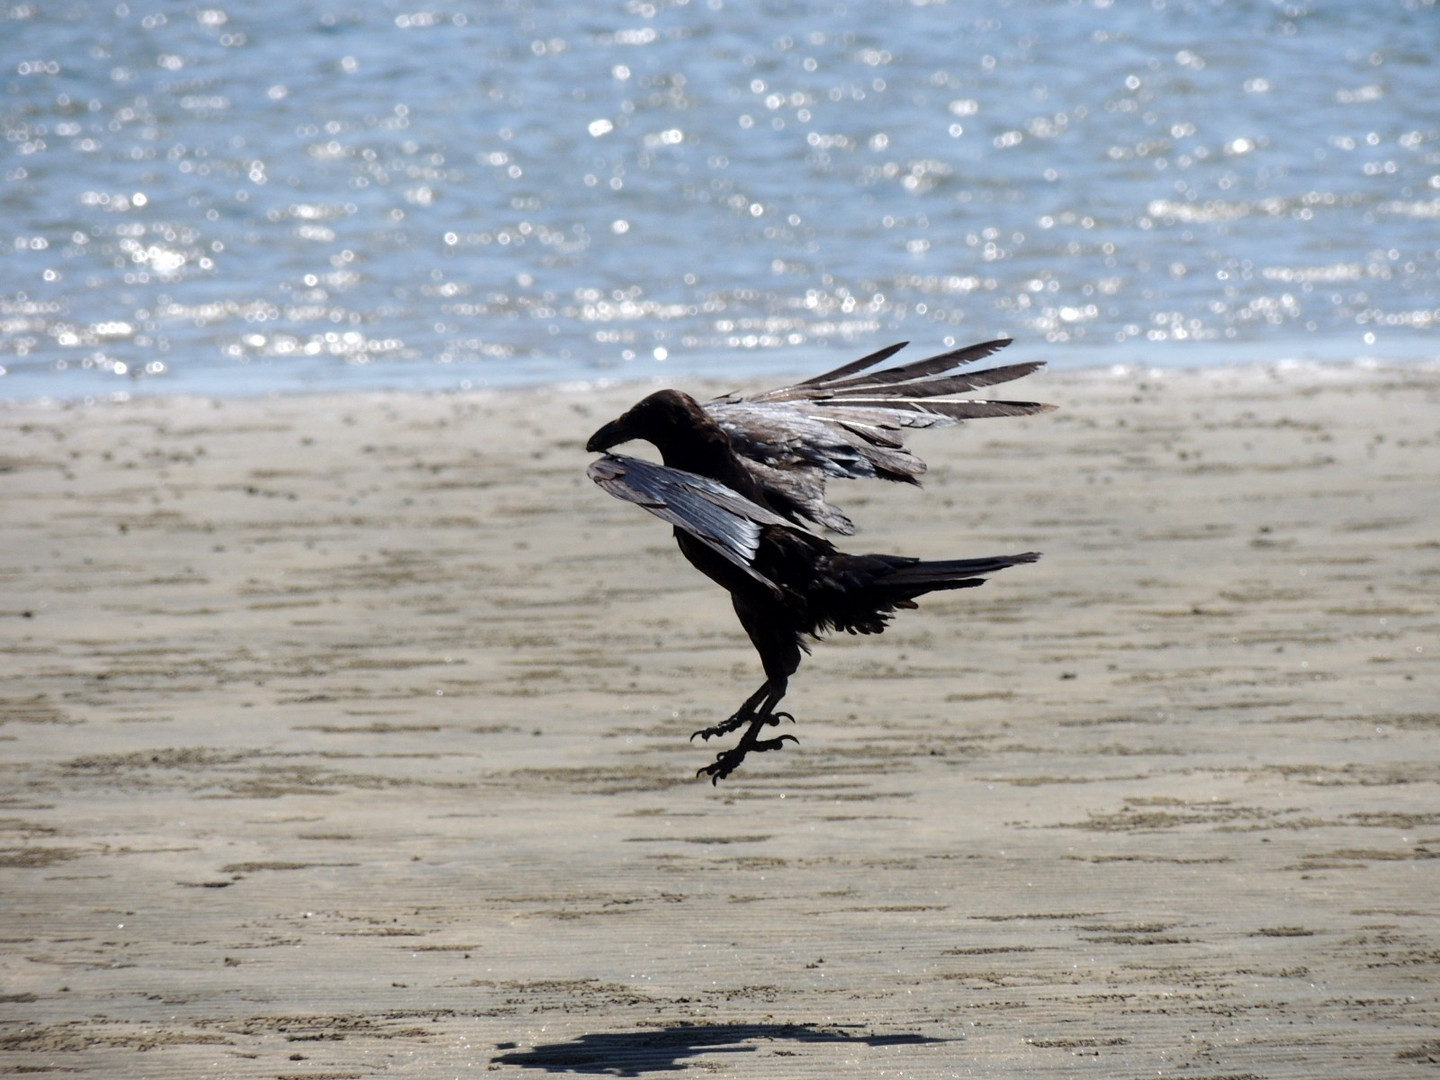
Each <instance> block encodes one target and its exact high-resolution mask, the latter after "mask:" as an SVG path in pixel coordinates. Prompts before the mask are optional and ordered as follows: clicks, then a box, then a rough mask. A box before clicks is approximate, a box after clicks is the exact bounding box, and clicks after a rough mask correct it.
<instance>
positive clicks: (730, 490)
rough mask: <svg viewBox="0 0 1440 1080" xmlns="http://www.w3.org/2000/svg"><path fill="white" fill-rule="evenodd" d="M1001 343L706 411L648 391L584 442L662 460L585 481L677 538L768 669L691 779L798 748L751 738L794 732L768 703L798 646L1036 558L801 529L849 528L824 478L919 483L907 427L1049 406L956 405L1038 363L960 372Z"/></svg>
mask: <svg viewBox="0 0 1440 1080" xmlns="http://www.w3.org/2000/svg"><path fill="white" fill-rule="evenodd" d="M1007 344H1009V342H1008V341H1004V340H1002V341H992V342H987V343H985V344H982V345H972V346H970V347H969V348H965V349H959V350H956V351H954V352H950V353H945V354H943V355H941V356H935V357H931V358H929V359H926V360H920V361H916V362H914V363H911V364H904V365H900V366H897V367H893V368H887V369H884V370H881V371H878V372H872V373H870V374H860V373H861V372H864V371H866V370H867V369H868V368H871V367H874V366H875V365H877V364H879V363H881V362H882V361H884V360H886V359H888V358H889V357H890V356H891V355H893V354H894V353H895V352H897V351H898V350H899V349H900V348H902V347H903V346H901V345H896V346H892V347H891V348H888V349H883V350H881V351H880V352H877V353H874V354H872V355H870V356H867V357H864V358H863V359H860V360H857V361H854V362H853V363H850V364H846V365H845V366H844V367H841V368H837V369H836V370H835V371H832V372H829V373H828V374H825V375H821V376H817V377H816V378H813V379H808V380H806V381H804V382H800V383H796V384H795V385H793V386H787V387H783V388H781V389H778V390H771V391H767V392H765V393H761V394H755V395H750V396H740V395H736V394H729V395H726V396H725V397H721V398H717V399H716V400H714V401H711V402H709V403H707V404H705V405H701V404H700V403H699V402H697V401H696V400H695V399H694V398H692V397H690V396H689V395H688V394H684V393H681V392H680V391H678V390H660V391H657V392H656V393H653V394H651V395H649V396H648V397H646V398H644V399H643V400H642V401H640V402H639V403H638V404H636V405H635V406H634V407H633V408H631V409H630V410H629V411H628V412H626V413H625V414H624V415H623V416H621V417H619V418H618V419H616V420H613V421H611V422H610V423H608V424H606V425H605V426H604V427H602V428H601V429H600V430H599V431H597V432H595V434H594V435H592V436H591V437H590V440H589V442H587V443H586V449H587V450H589V451H591V452H592V453H593V452H600V451H604V450H608V449H610V448H611V447H612V446H616V445H618V444H620V443H623V442H627V441H629V440H631V439H643V440H645V441H647V442H650V443H653V444H654V445H655V446H656V448H657V449H659V451H660V455H661V457H662V458H663V459H664V462H665V464H664V465H663V466H662V465H656V464H653V463H651V462H647V461H640V460H638V459H635V458H629V457H623V456H620V455H618V454H606V455H605V456H604V457H602V458H600V459H599V460H597V461H595V462H594V463H593V464H592V465H591V466H590V469H589V476H590V478H591V479H592V480H594V481H595V482H596V483H597V484H599V485H600V486H601V487H603V488H604V489H605V490H606V491H608V492H610V494H612V495H614V496H616V497H617V498H620V499H625V500H626V501H629V502H633V503H636V504H638V505H640V506H641V507H643V508H644V509H646V510H648V511H649V512H650V513H652V514H654V515H656V516H657V517H660V518H662V519H664V520H665V521H668V522H669V523H670V524H671V525H673V526H674V528H675V539H676V542H677V543H678V544H679V546H680V550H681V552H682V553H683V554H684V555H685V557H686V558H687V559H689V560H690V562H691V563H692V564H693V565H694V566H695V567H696V568H697V569H698V570H699V571H700V572H701V573H703V574H705V575H706V576H707V577H709V578H710V579H711V580H712V581H714V582H716V583H717V584H719V585H721V586H723V587H724V588H725V589H726V590H728V591H729V593H730V595H731V598H732V600H733V602H734V605H735V613H736V615H738V616H739V618H740V623H741V625H742V626H744V628H745V631H746V633H747V634H749V636H750V640H751V642H752V643H753V644H754V646H755V649H756V651H757V652H758V653H759V654H760V662H761V664H762V665H763V667H764V669H765V682H764V683H763V684H761V686H760V688H759V689H758V690H756V691H755V693H753V694H751V695H750V697H749V698H747V699H746V700H745V702H744V704H742V705H741V706H740V708H739V709H737V710H736V711H735V713H734V714H733V715H732V716H730V717H729V718H728V719H726V720H723V721H721V722H720V723H719V724H716V725H714V726H713V727H708V728H705V729H703V730H701V731H697V732H696V733H695V735H697V736H700V737H703V738H705V739H707V740H708V739H709V738H711V737H712V736H715V735H724V734H727V733H728V732H731V731H735V730H736V729H738V728H741V727H745V725H747V724H748V725H749V726H748V727H747V728H746V730H745V732H744V734H743V735H742V736H741V738H740V741H739V742H738V743H737V744H736V745H735V746H734V747H733V748H732V749H729V750H725V751H722V752H721V753H720V754H719V755H717V757H716V759H715V761H714V762H713V763H711V764H710V765H708V766H706V767H704V768H702V769H701V770H700V774H704V775H708V776H709V777H710V778H711V780H712V782H716V781H719V780H720V779H722V778H723V777H726V776H729V775H730V774H731V773H732V772H734V771H735V769H736V768H737V767H738V766H739V765H740V763H741V762H742V761H743V760H744V759H745V756H746V754H748V753H749V752H750V751H752V750H755V751H761V750H777V749H779V748H780V747H781V746H783V745H784V743H785V740H787V739H789V740H791V741H795V738H794V736H793V735H781V736H778V737H775V738H767V739H762V738H760V735H761V733H762V731H763V729H764V728H765V727H766V726H767V725H776V724H779V723H780V721H781V720H782V719H784V720H793V719H794V717H793V716H791V715H790V714H789V713H786V712H777V711H776V710H775V706H776V705H777V704H778V703H779V701H780V699H781V698H782V697H783V696H784V694H785V689H786V685H787V682H788V680H789V677H790V676H791V675H793V674H794V673H795V670H796V668H797V667H798V666H799V664H800V656H801V652H802V650H805V649H806V648H807V646H806V639H807V638H808V637H815V636H818V635H820V634H823V633H826V632H828V631H833V630H845V631H848V632H850V633H852V634H878V633H880V632H881V631H883V630H884V629H885V626H886V624H887V623H888V621H889V619H890V616H891V615H892V614H893V613H894V612H895V611H896V609H898V608H913V607H916V606H917V605H916V603H915V600H916V598H917V597H920V596H923V595H924V594H925V593H928V592H935V591H938V590H943V589H965V588H971V587H973V586H976V585H980V584H983V583H984V580H985V575H987V574H992V573H994V572H996V571H998V570H1003V569H1004V568H1006V567H1008V566H1014V565H1016V564H1018V563H1028V562H1034V561H1035V560H1036V559H1038V558H1039V557H1040V556H1039V555H1038V554H1036V553H1034V552H1025V553H1023V554H1019V555H1003V556H995V557H991V558H981V559H944V560H933V561H931V560H921V559H915V558H909V557H906V556H900V555H849V554H846V553H845V552H843V551H839V550H838V549H836V547H835V546H834V545H833V544H831V543H830V542H829V541H828V540H825V539H824V538H822V537H820V536H817V535H816V534H815V533H813V532H810V531H809V530H808V529H806V528H804V527H803V524H802V522H804V521H809V522H811V523H814V524H816V525H821V526H823V527H825V528H828V529H830V530H831V531H834V532H838V533H844V534H849V533H852V532H854V528H855V527H854V524H853V523H852V522H851V521H850V519H849V518H848V517H846V516H845V515H844V514H843V513H842V512H841V511H840V510H839V509H837V508H836V507H834V506H832V505H831V504H830V503H829V502H828V501H827V500H826V498H825V481H826V479H827V478H829V477H857V478H858V477H879V478H882V479H886V480H902V481H907V482H910V483H918V482H919V479H918V478H919V476H920V475H921V473H923V472H924V470H925V463H924V462H923V461H921V460H920V459H919V458H918V457H916V456H915V455H914V454H912V453H910V451H909V450H908V449H906V447H905V445H904V443H903V441H902V434H901V432H902V429H903V428H907V427H909V428H927V427H939V426H944V425H948V424H953V423H956V422H958V421H960V420H965V419H973V418H978V417H986V416H1023V415H1027V414H1031V413H1037V412H1044V411H1047V410H1049V409H1051V408H1053V406H1050V405H1044V404H1040V403H1038V402H1017V401H986V400H980V399H964V398H959V397H957V396H956V395H959V394H963V393H965V392H967V391H970V390H973V389H976V388H979V387H983V386H991V385H994V384H996V383H1002V382H1008V381H1010V380H1012V379H1017V378H1020V377H1021V376H1022V375H1028V374H1029V373H1030V372H1032V371H1035V370H1036V369H1038V368H1040V367H1043V366H1044V365H1043V363H1029V364H1014V365H1010V366H1007V367H992V368H983V369H980V370H978V371H973V372H968V373H957V372H956V370H955V369H956V368H959V367H962V366H964V365H966V364H969V363H972V362H973V361H975V360H978V359H980V358H982V357H985V356H989V355H990V354H991V353H993V352H995V351H997V350H998V349H1000V348H1003V347H1004V346H1005V345H1007ZM694 737H695V736H691V738H694Z"/></svg>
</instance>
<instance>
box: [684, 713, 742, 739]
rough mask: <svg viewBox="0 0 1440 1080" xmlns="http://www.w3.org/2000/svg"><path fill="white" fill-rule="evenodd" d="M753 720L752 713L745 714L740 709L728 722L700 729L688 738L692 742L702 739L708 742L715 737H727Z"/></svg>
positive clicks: (722, 721) (724, 721)
mask: <svg viewBox="0 0 1440 1080" xmlns="http://www.w3.org/2000/svg"><path fill="white" fill-rule="evenodd" d="M754 719H755V713H754V711H750V712H746V711H745V710H743V709H742V710H741V711H740V712H737V713H736V714H735V715H734V716H732V717H730V718H729V719H728V720H721V721H720V723H718V724H713V725H711V726H710V727H707V728H701V729H700V730H699V731H697V732H695V734H693V735H691V736H690V741H691V742H694V741H695V740H696V739H704V740H705V741H706V742H709V741H710V740H711V739H713V738H714V737H715V736H716V735H729V734H730V732H732V731H735V730H736V729H738V728H741V727H744V726H745V725H746V724H747V723H749V722H750V721H751V720H754Z"/></svg>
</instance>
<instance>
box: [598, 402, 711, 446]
mask: <svg viewBox="0 0 1440 1080" xmlns="http://www.w3.org/2000/svg"><path fill="white" fill-rule="evenodd" d="M716 435H720V437H721V438H723V437H724V434H723V432H721V431H720V428H719V425H717V424H716V423H715V421H713V420H711V419H710V417H709V416H708V415H706V413H705V410H704V409H702V408H701V407H700V405H699V403H697V402H696V400H695V399H694V398H692V397H691V396H690V395H689V394H682V393H681V392H680V391H679V390H657V391H656V392H655V393H653V394H651V395H650V396H649V397H647V398H644V399H643V400H641V401H639V402H637V403H636V404H635V405H634V406H632V407H631V408H630V410H629V411H628V412H626V413H625V414H624V415H622V416H619V417H617V418H616V419H614V420H611V421H610V423H608V424H606V425H605V426H604V427H602V428H601V429H600V430H599V431H597V432H595V434H594V435H591V436H590V441H589V442H587V443H586V444H585V449H586V450H589V451H590V452H591V453H598V452H599V451H601V450H609V449H610V448H611V447H612V446H619V445H620V444H621V443H623V442H629V441H630V440H631V439H644V440H645V441H646V442H649V443H653V444H654V445H655V446H656V448H657V449H659V451H660V453H661V454H662V455H664V456H665V457H666V460H667V461H668V460H669V457H670V454H671V453H672V452H675V451H680V450H683V448H685V447H689V446H691V445H693V444H695V443H696V442H698V441H709V440H710V439H713V438H714V437H715V436H716Z"/></svg>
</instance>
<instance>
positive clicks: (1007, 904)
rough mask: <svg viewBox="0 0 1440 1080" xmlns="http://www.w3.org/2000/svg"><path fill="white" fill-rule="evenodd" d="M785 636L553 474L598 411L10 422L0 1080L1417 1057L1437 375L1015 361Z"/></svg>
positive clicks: (82, 415) (869, 1070)
mask: <svg viewBox="0 0 1440 1080" xmlns="http://www.w3.org/2000/svg"><path fill="white" fill-rule="evenodd" d="M1026 389H1027V391H1028V392H1029V393H1031V394H1033V395H1034V396H1037V397H1041V398H1043V399H1045V400H1049V401H1053V402H1055V403H1056V404H1058V405H1060V406H1061V408H1062V411H1061V412H1058V413H1054V414H1051V415H1047V416H1040V417H1035V418H1030V419H1026V420H994V421H985V422H979V423H973V424H969V425H967V426H966V427H964V428H962V429H957V430H951V431H946V432H940V433H932V434H928V435H921V436H919V437H918V439H917V442H916V446H917V449H919V451H920V452H921V453H922V455H923V456H924V457H926V458H927V459H928V460H929V461H930V464H931V473H930V476H929V478H928V481H927V485H926V489H925V491H924V492H916V491H915V490H913V489H905V488H898V487H894V486H881V485H874V484H870V485H859V484H850V485H847V486H846V487H845V488H844V489H843V490H840V489H837V495H838V501H839V502H840V503H841V505H843V506H844V507H845V508H846V509H847V510H849V511H850V512H851V514H852V516H854V517H855V518H856V520H857V521H858V522H859V524H860V526H861V535H860V537H858V538H856V539H855V541H854V542H853V543H847V544H846V546H847V547H850V548H851V550H878V551H885V550H895V551H903V552H905V553H908V554H916V555H925V556H932V557H940V556H967V555H983V554H992V553H1002V552H1013V551H1024V550H1027V549H1031V548H1036V549H1039V550H1042V551H1044V552H1045V553H1046V557H1045V559H1044V560H1043V561H1042V562H1041V563H1039V564H1038V565H1035V566H1024V567H1017V568H1015V569H1012V570H1009V571H1007V572H1005V573H1004V574H1001V575H998V576H997V577H995V578H993V579H992V580H991V581H990V583H989V584H987V585H986V586H985V587H984V588H983V589H979V590H973V591H969V592H966V593H958V594H953V595H949V596H935V597H931V598H927V599H926V600H925V601H924V602H923V604H922V610H921V611H919V612H907V613H902V617H901V618H900V619H899V620H898V621H897V623H896V624H895V625H894V626H893V627H892V629H891V630H890V631H889V632H888V633H887V634H886V635H885V636H884V637H882V638H878V639H875V638H865V639H861V638H842V639H839V640H832V641H830V642H828V643H824V644H821V645H819V646H817V647H816V649H815V652H814V655H813V656H812V657H811V658H810V659H809V660H808V661H807V662H806V663H805V665H804V666H803V667H802V668H801V671H800V674H799V676H798V678H796V679H795V680H794V681H793V682H792V684H791V693H790V696H789V698H788V699H787V702H786V705H787V707H788V708H790V709H791V710H792V711H793V712H794V713H795V715H796V716H797V717H798V720H799V722H798V724H797V725H796V727H794V728H793V729H792V730H793V731H794V733H795V734H796V735H797V736H798V737H799V739H800V744H799V746H791V747H788V748H787V749H785V750H784V751H783V752H782V753H771V754H764V755H759V756H753V757H752V758H751V759H750V760H749V761H747V762H746V763H745V765H744V767H743V769H742V770H741V771H740V772H739V773H738V774H737V775H736V776H735V777H734V778H733V779H732V780H730V781H729V782H726V783H722V784H721V785H720V786H719V787H718V788H712V787H711V786H710V785H709V784H708V783H704V782H700V781H697V780H696V779H695V778H694V776H695V770H696V768H698V767H699V766H701V765H703V764H705V763H706V762H707V761H708V760H710V757H711V756H712V755H713V753H714V752H715V748H714V747H713V746H712V747H711V748H710V749H709V750H707V749H706V748H705V747H704V746H702V745H699V744H694V745H692V744H691V743H689V742H687V737H688V736H689V734H690V733H691V732H692V731H694V730H695V729H696V728H699V727H702V726H704V725H707V724H710V723H713V722H714V721H715V720H717V719H719V718H721V717H723V716H724V715H726V714H727V713H728V712H729V711H730V709H732V708H733V707H734V706H735V705H736V704H738V703H739V701H740V700H741V699H742V698H743V697H744V696H745V695H746V694H748V693H749V692H750V690H752V689H753V688H754V686H755V685H757V684H758V682H759V672H758V665H757V663H756V660H755V657H754V655H753V653H752V651H751V650H750V647H749V645H748V643H747V642H746V641H745V640H744V638H743V636H742V634H741V632H740V630H739V627H738V625H737V624H736V623H735V621H734V616H733V614H732V613H731V612H730V610H729V605H728V602H727V600H726V598H725V597H724V595H723V594H722V593H720V592H719V591H718V590H717V589H715V588H714V587H713V586H711V585H710V584H709V583H708V582H707V581H705V580H704V579H703V578H701V577H700V576H699V575H697V574H695V573H694V572H693V571H692V570H691V569H690V568H689V567H688V565H686V564H685V563H684V562H683V560H682V559H681V558H680V557H679V555H678V553H676V552H675V550H674V546H673V542H672V540H671V539H670V536H669V535H668V530H667V529H666V528H665V527H664V526H663V525H662V524H660V523H659V522H657V521H655V520H654V519H652V518H650V517H649V516H648V515H646V514H643V513H641V512H639V511H638V510H636V509H635V508H634V507H631V506H627V505H624V504H622V503H620V502H617V501H615V500H613V499H610V498H608V497H606V496H605V495H604V494H603V493H602V492H600V491H599V490H598V489H597V488H595V487H594V486H593V485H591V484H590V483H589V482H588V481H587V480H586V479H585V477H584V468H585V465H586V463H587V461H588V459H589V455H587V454H585V453H584V451H583V449H582V443H583V440H584V438H585V436H586V434H588V433H589V431H591V430H592V429H593V428H595V427H596V426H598V424H599V423H600V422H601V421H603V420H606V419H609V418H610V417H611V416H612V415H614V414H615V413H617V412H619V411H620V409H621V408H622V407H623V406H625V405H627V404H628V403H629V402H630V401H632V400H633V399H634V398H635V397H636V396H638V395H637V393H636V391H635V389H634V388H613V389H607V390H604V391H600V392H596V393H591V394H583V393H579V392H571V391H547V392H545V393H534V394H507V395H496V396H467V397H444V396H401V395H395V396H377V397H347V398H323V397H322V398H309V399H303V398H290V399H281V400H273V401H267V400H260V401H227V402H224V403H214V402H208V401H197V400H184V399H172V400H157V401H136V402H130V403H123V404H96V405H90V406H74V407H46V406H38V405H27V406H15V407H10V408H8V409H5V410H3V411H0V430H3V448H0V469H3V471H0V498H3V520H4V537H5V543H4V546H3V554H0V574H3V594H0V650H3V659H0V665H3V670H4V681H3V685H0V747H3V789H0V795H3V799H4V807H3V809H0V826H3V830H4V831H3V836H0V895H3V898H4V901H3V911H0V938H3V940H4V943H5V944H4V950H3V957H0V972H3V999H0V1000H3V1005H0V1071H4V1072H7V1073H10V1074H21V1073H46V1074H49V1073H54V1074H57V1075H87V1076H97V1077H98V1076H106V1077H131V1076H133V1077H141V1076H143V1077H185V1078H192V1077H245V1078H248V1077H267V1078H269V1077H284V1078H296V1080H299V1078H307V1080H321V1078H348V1077H356V1078H361V1077H364V1078H368V1077H377V1076H417V1077H451V1076H469V1075H477V1074H484V1075H487V1076H488V1075H496V1076H538V1075H544V1074H546V1073H553V1074H562V1073H570V1074H582V1075H583V1074H595V1075H620V1076H640V1075H643V1076H647V1077H665V1076H672V1075H682V1074H686V1075H692V1076H698V1075H715V1076H736V1077H750V1076H755V1077H760V1076H764V1077H799V1076H807V1077H831V1076H881V1075H900V1074H902V1073H903V1074H904V1075H908V1076H919V1077H941V1076H952V1075H954V1076H970V1075H974V1076H986V1077H1027V1078H1030V1077H1051V1076H1053V1077H1061V1076H1064V1077H1096V1078H1100V1077H1104V1078H1113V1077H1151V1076H1171V1075H1175V1076H1182V1077H1188V1078H1191V1080H1195V1078H1201V1077H1204V1078H1216V1077H1226V1078H1229V1080H1236V1078H1240V1077H1247V1078H1248V1077H1266V1078H1270V1077H1297V1078H1298V1077H1313V1076H1319V1075H1327V1076H1345V1077H1350V1078H1360V1077H1376V1078H1381V1077H1384V1078H1390V1077H1395V1076H1407V1075H1420V1074H1422V1073H1425V1074H1428V1073H1430V1072H1431V1071H1433V1069H1434V1066H1435V1064H1436V1063H1437V1062H1440V899H1437V898H1440V858H1437V856H1440V754H1437V739H1440V706H1437V700H1440V699H1437V693H1436V690H1437V685H1440V662H1437V661H1440V603H1437V601H1440V528H1437V525H1440V501H1437V479H1440V373H1437V372H1435V371H1433V370H1406V371H1403V372H1401V371H1369V372H1365V371H1345V372H1342V371H1318V372H1317V371H1292V372H1288V373H1287V372H1280V373H1263V372H1258V371H1255V372H1243V371H1232V372H1223V373H1189V374H1171V375H1167V376H1165V377H1163V378H1157V377H1155V376H1146V375H1141V374H1131V375H1125V376H1116V375H1112V374H1108V373H1106V374H1102V373H1094V374H1078V375H1043V374H1042V375H1040V376H1036V377H1032V378H1031V379H1028V380H1027V386H1026Z"/></svg>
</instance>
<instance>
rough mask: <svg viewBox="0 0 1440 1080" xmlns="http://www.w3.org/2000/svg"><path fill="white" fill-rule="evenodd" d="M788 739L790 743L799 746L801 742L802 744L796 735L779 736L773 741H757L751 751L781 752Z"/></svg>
mask: <svg viewBox="0 0 1440 1080" xmlns="http://www.w3.org/2000/svg"><path fill="white" fill-rule="evenodd" d="M787 739H788V740H789V741H790V742H793V743H795V744H797V745H798V744H799V742H800V740H799V739H797V738H796V737H795V736H794V735H779V736H777V737H776V738H773V739H757V740H756V741H755V745H754V746H752V747H751V748H750V749H752V750H779V749H780V748H781V747H782V746H784V745H785V742H786V740H787Z"/></svg>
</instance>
